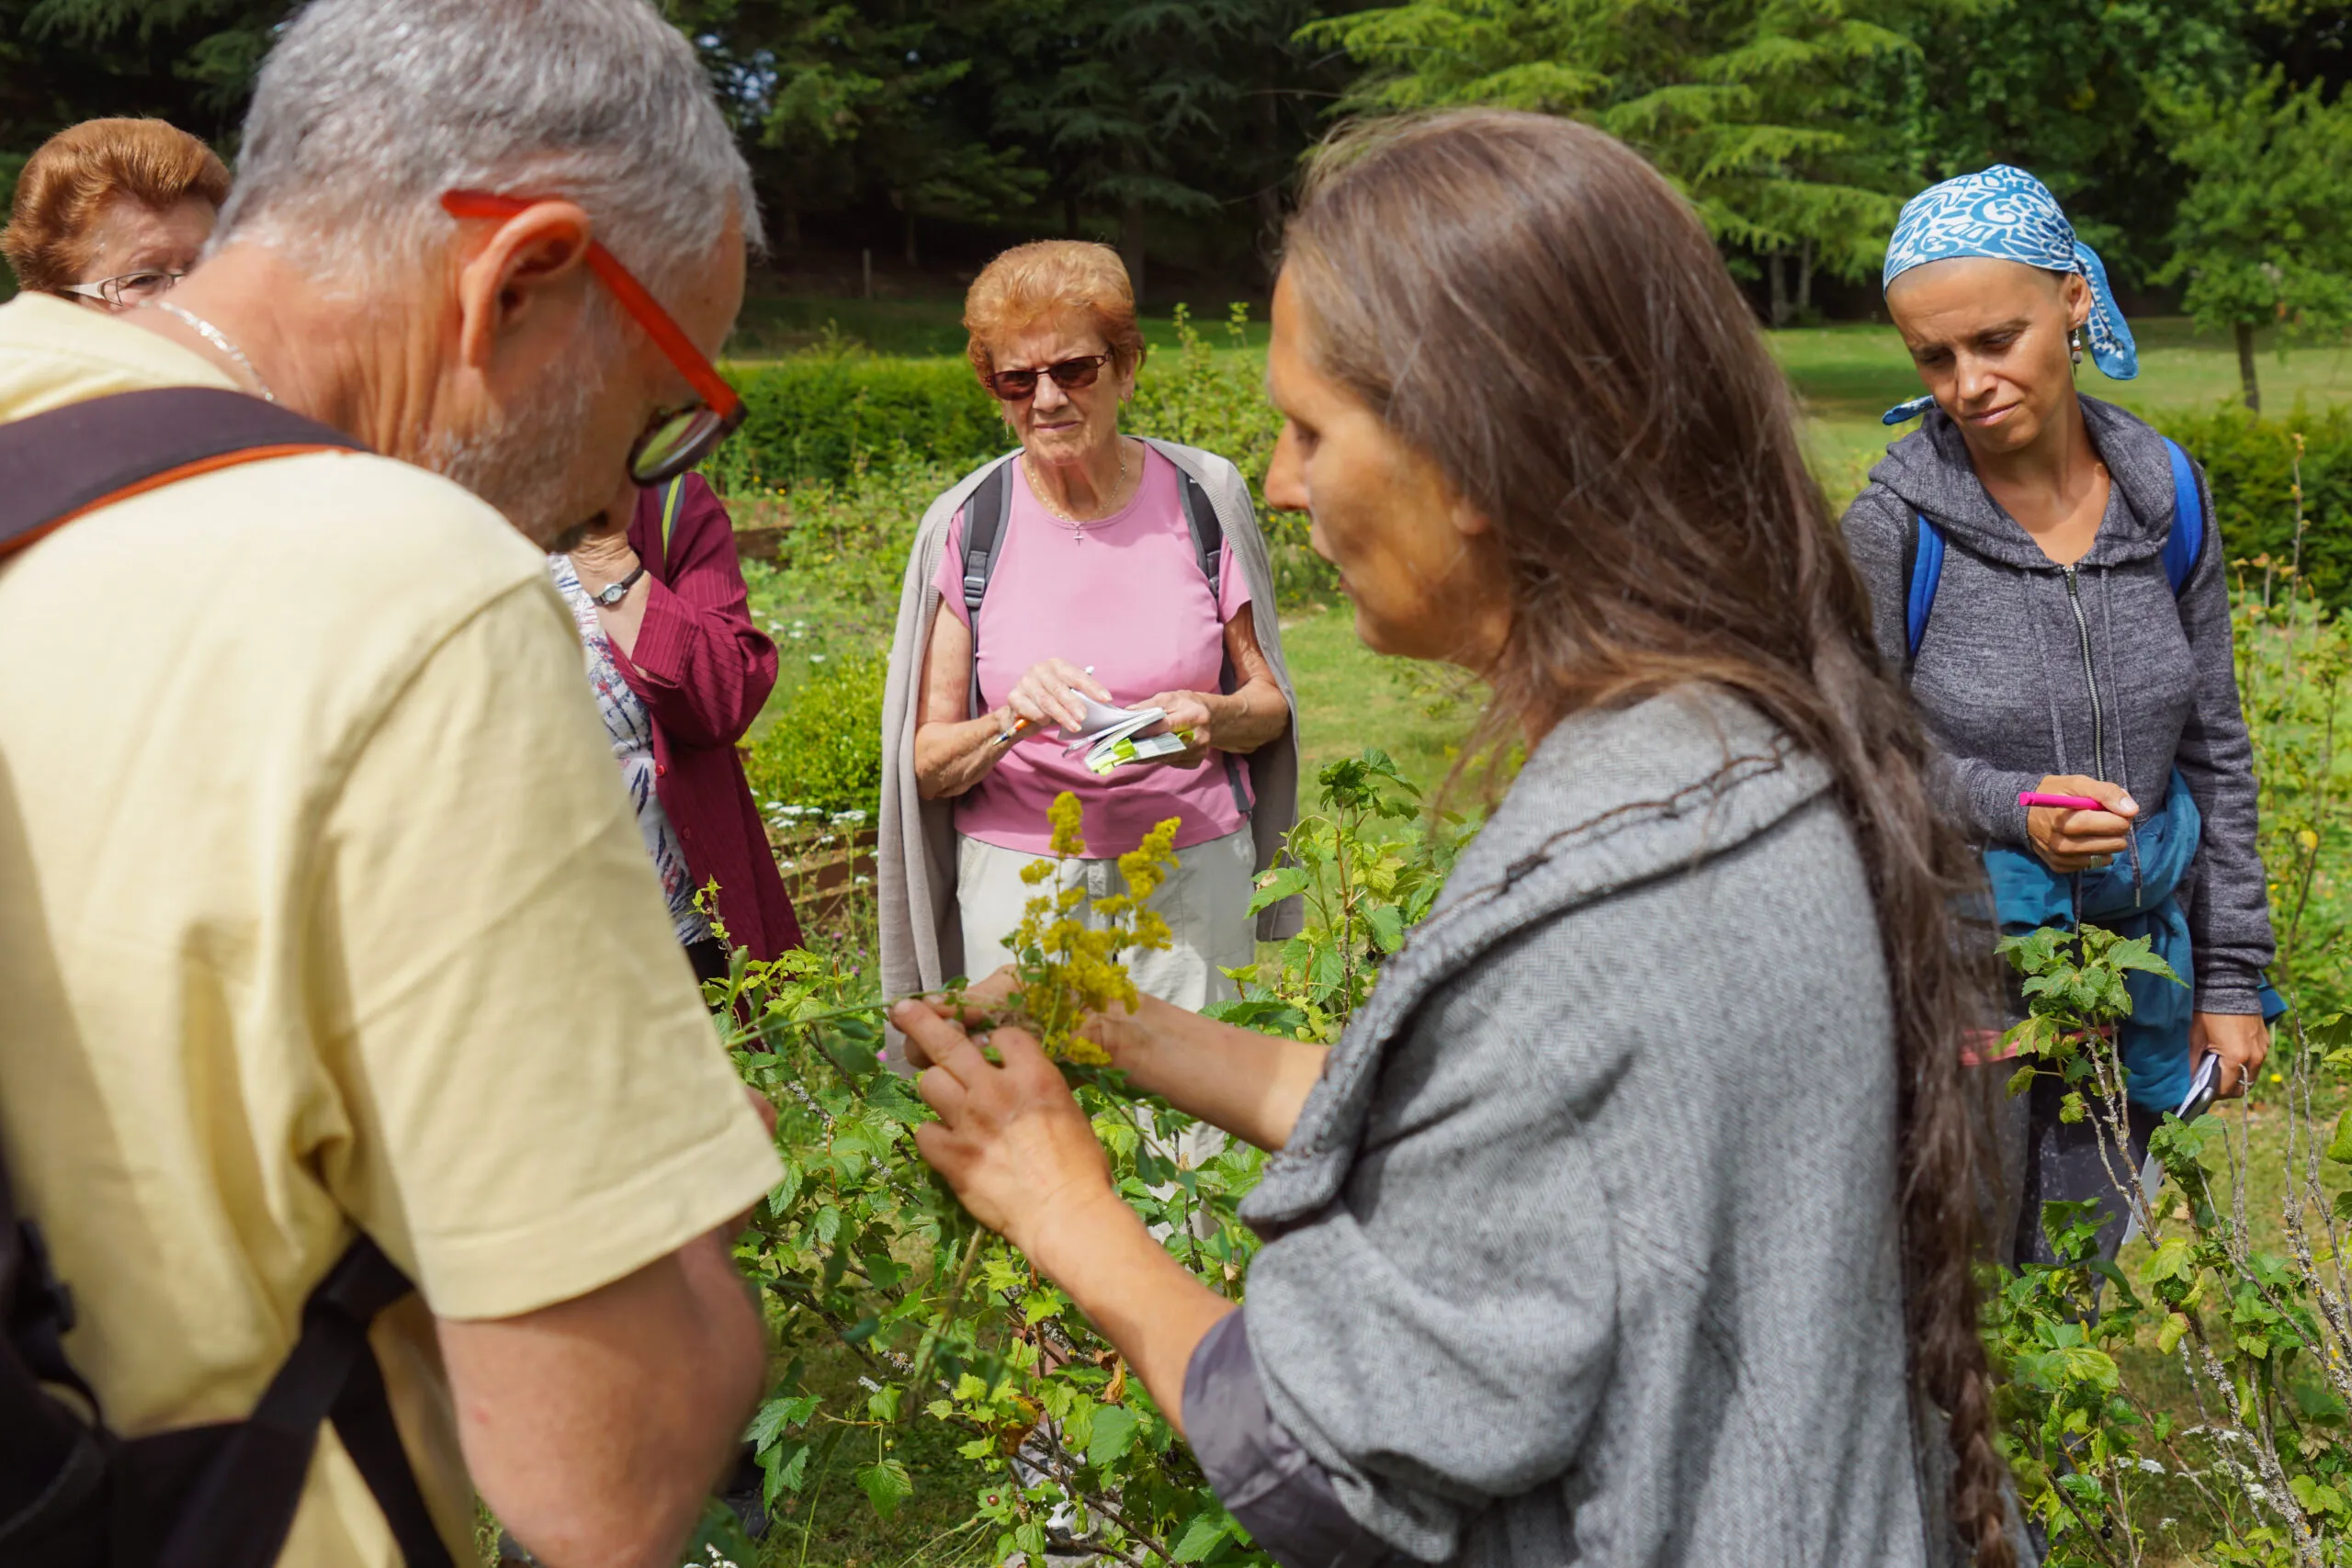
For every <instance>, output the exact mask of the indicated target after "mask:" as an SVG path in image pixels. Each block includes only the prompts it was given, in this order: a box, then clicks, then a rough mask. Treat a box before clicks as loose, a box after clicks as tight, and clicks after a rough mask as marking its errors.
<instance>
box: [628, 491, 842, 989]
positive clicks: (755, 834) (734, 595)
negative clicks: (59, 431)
mask: <svg viewBox="0 0 2352 1568" xmlns="http://www.w3.org/2000/svg"><path fill="white" fill-rule="evenodd" d="M669 488H670V487H669V486H668V485H655V486H653V487H652V488H651V489H649V490H645V491H639V494H638V498H637V514H636V515H635V516H634V517H632V518H630V519H629V525H628V542H629V547H630V548H632V549H634V550H636V551H637V558H638V559H639V560H641V561H643V562H644V563H645V575H646V576H647V577H648V578H649V579H650V580H651V581H650V582H649V584H648V585H647V595H648V596H647V599H646V604H645V622H644V625H643V626H641V627H639V631H638V634H637V648H636V650H635V651H634V652H631V653H628V654H623V653H622V652H621V650H620V648H619V646H618V645H617V644H616V645H615V647H614V649H613V656H614V661H615V662H616V664H618V665H619V666H620V671H621V675H622V678H623V679H625V680H626V681H628V683H629V689H630V690H632V691H634V692H635V693H636V694H638V696H639V697H640V698H641V699H643V701H644V703H645V707H646V711H647V712H648V713H649V714H650V715H651V716H652V719H653V791H654V794H655V795H659V796H660V797H661V801H662V810H663V811H665V812H667V813H669V817H670V823H671V826H673V827H674V828H675V829H677V830H678V841H679V844H680V845H681V846H682V847H683V848H684V851H685V855H686V866H687V869H688V870H689V871H691V872H692V873H693V874H694V878H695V886H702V885H703V884H704V883H706V882H708V881H710V880H712V879H713V878H716V879H717V880H718V914H719V918H720V919H722V920H724V921H725V922H726V923H727V934H728V937H729V940H730V941H731V942H733V944H734V945H735V946H737V947H741V948H746V949H749V950H750V952H751V954H752V957H753V958H758V959H769V958H774V957H775V955H776V954H778V953H782V952H784V951H786V949H787V948H795V947H798V946H799V945H800V922H799V920H798V919H797V918H796V917H795V916H794V915H793V912H792V900H791V898H790V897H788V896H786V893H785V891H784V879H783V878H782V877H781V876H779V875H777V874H776V869H775V855H774V854H773V853H772V852H770V851H769V849H768V838H767V833H766V830H765V829H763V827H762V825H761V821H760V812H759V807H758V805H757V803H756V802H754V801H753V800H752V787H751V785H750V784H746V783H745V782H744V780H743V764H742V761H741V759H740V758H738V757H737V756H736V754H735V743H736V742H737V741H738V740H741V739H742V738H743V735H744V732H745V731H746V730H749V729H750V728H752V719H754V718H756V717H757V716H759V712H760V705H761V704H763V703H764V702H766V701H767V700H768V694H769V693H770V692H772V691H774V690H775V643H773V642H770V641H769V640H768V639H767V638H766V637H764V636H763V635H762V634H761V632H760V629H759V628H758V627H757V626H753V625H752V611H751V596H750V594H749V592H747V591H746V590H745V588H744V586H743V569H742V566H741V564H740V563H739V562H738V561H737V559H736V557H735V528H734V525H733V524H731V523H730V522H729V520H728V516H727V509H726V508H725V507H724V506H722V505H720V504H719V501H718V497H717V496H716V495H713V494H712V493H711V490H710V486H709V485H707V484H706V483H704V482H703V479H702V476H701V475H699V474H688V475H687V476H686V477H685V479H684V491H683V492H682V493H681V494H680V496H679V498H678V511H677V516H676V517H675V519H674V520H673V522H672V524H671V527H670V537H669V542H668V547H667V548H666V550H665V549H664V547H663V543H662V501H663V499H664V497H665V496H666V495H667V493H668V491H669Z"/></svg>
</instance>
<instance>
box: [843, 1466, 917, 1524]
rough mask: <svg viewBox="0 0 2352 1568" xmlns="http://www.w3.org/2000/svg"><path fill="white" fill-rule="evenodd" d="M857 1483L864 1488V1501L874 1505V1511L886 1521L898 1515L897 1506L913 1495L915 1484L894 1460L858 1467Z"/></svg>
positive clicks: (904, 1467) (902, 1467) (905, 1468)
mask: <svg viewBox="0 0 2352 1568" xmlns="http://www.w3.org/2000/svg"><path fill="white" fill-rule="evenodd" d="M857 1483H858V1485H860V1486H861V1487H863V1488H865V1495H866V1500H867V1501H869V1502H871V1503H872V1504H873V1505H874V1511H875V1512H876V1513H877V1514H879V1515H881V1516H882V1517H884V1518H886V1519H887V1518H889V1517H892V1516H893V1515H895V1514H896V1513H898V1511H899V1504H901V1503H903V1502H905V1501H906V1500H907V1499H908V1498H910V1497H911V1496H913V1495H914V1493H915V1483H914V1482H913V1481H912V1480H911V1479H910V1477H909V1476H908V1474H907V1467H906V1466H905V1465H903V1464H900V1463H899V1461H897V1460H894V1459H886V1460H884V1461H881V1462H880V1463H878V1464H862V1465H860V1466H858V1467H857Z"/></svg>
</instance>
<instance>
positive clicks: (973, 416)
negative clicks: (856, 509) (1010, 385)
mask: <svg viewBox="0 0 2352 1568" xmlns="http://www.w3.org/2000/svg"><path fill="white" fill-rule="evenodd" d="M728 378H729V380H730V381H732V382H733V383H734V385H735V387H736V389H737V390H739V391H741V393H742V394H743V402H744V406H745V410H746V412H745V415H744V419H743V426H742V428H741V430H739V431H738V432H736V434H735V436H734V438H733V439H732V440H729V442H727V443H726V444H725V445H724V446H721V447H720V448H719V449H718V454H717V455H716V457H715V458H714V461H713V463H712V465H711V467H712V482H713V483H714V484H715V485H717V486H718V488H719V489H720V490H722V491H748V490H752V489H766V488H772V487H778V486H784V485H788V484H793V483H797V482H807V481H809V480H822V481H825V482H827V483H831V484H840V483H842V481H843V480H846V479H850V478H852V477H853V476H854V475H855V474H856V473H857V472H858V471H859V469H860V468H862V467H863V466H864V465H865V463H867V462H869V461H872V460H874V459H876V458H879V457H887V456H888V455H890V454H891V453H892V452H894V451H895V450H896V449H897V448H899V446H904V447H905V448H906V449H907V451H908V452H910V454H912V455H913V456H915V457H918V458H921V459H926V460H930V461H933V462H937V463H941V464H944V465H946V466H947V467H950V468H955V469H956V471H957V472H959V473H960V472H962V471H963V470H964V469H966V468H969V467H971V466H972V465H973V464H975V463H978V462H979V461H980V460H981V459H982V458H984V457H993V456H995V455H996V454H997V453H999V452H1002V451H1004V450H1006V449H1007V448H1008V447H1010V446H1012V438H1011V437H1010V435H1009V434H1007V433H1006V431H1005V428H1004V422H1003V421H1002V420H1001V418H999V417H998V415H997V412H996V400H994V399H993V398H990V397H989V395H988V393H987V392H985V391H983V390H982V389H981V388H980V384H979V382H978V380H977V379H975V378H974V377H973V375H972V367H970V366H968V365H967V364H965V363H964V361H962V360H961V359H888V358H882V357H879V356H876V355H850V354H827V355H817V354H810V355H796V356H795V357H793V358H790V359H782V360H777V361H775V363H773V364H769V365H760V366H752V367H729V371H728Z"/></svg>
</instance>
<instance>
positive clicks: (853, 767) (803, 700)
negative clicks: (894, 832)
mask: <svg viewBox="0 0 2352 1568" xmlns="http://www.w3.org/2000/svg"><path fill="white" fill-rule="evenodd" d="M887 674H888V663H887V661H886V660H884V659H883V658H882V656H881V655H880V654H878V653H871V654H866V655H865V656H863V657H854V658H843V659H835V660H829V661H828V667H827V668H826V669H824V670H823V671H822V672H812V673H811V674H810V675H809V677H808V679H806V680H804V681H802V682H800V683H799V684H798V685H797V686H795V687H794V688H793V689H792V690H791V691H790V692H789V693H788V694H783V695H781V696H780V697H778V698H777V699H776V700H775V703H772V704H771V706H772V707H775V706H776V704H779V703H780V704H781V706H780V707H777V708H776V713H775V721H774V722H773V723H771V724H770V725H769V726H768V728H766V730H765V731H764V732H763V733H762V734H761V736H760V738H759V739H758V740H756V741H754V742H753V743H752V750H751V752H750V754H749V755H748V756H746V757H745V758H744V759H743V773H744V777H745V780H746V782H748V783H749V784H751V786H752V797H753V798H754V799H755V800H757V801H758V802H759V804H760V810H761V812H762V814H763V815H765V814H767V813H768V812H769V811H770V810H771V809H772V808H773V807H777V806H791V807H800V808H801V809H803V810H816V811H821V812H824V813H825V814H827V815H829V816H830V815H831V814H832V813H834V812H839V811H851V810H857V811H864V812H867V813H869V814H872V813H877V812H879V811H880V809H881V790H882V682H883V681H884V679H885V677H886V676H887ZM876 819H877V818H876V817H875V816H873V815H869V816H868V818H867V820H868V821H874V820H876Z"/></svg>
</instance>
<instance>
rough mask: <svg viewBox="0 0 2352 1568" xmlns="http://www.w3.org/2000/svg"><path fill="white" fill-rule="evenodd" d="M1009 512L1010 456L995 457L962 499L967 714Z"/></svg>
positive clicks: (975, 694) (975, 693)
mask: <svg viewBox="0 0 2352 1568" xmlns="http://www.w3.org/2000/svg"><path fill="white" fill-rule="evenodd" d="M1010 516H1012V458H1011V457H1002V458H999V459H998V461H997V463H996V466H995V467H994V468H990V469H989V471H988V473H987V475H986V476H985V477H983V478H982V479H981V480H980V483H979V488H978V489H977V490H975V491H972V493H971V494H970V496H968V497H967V498H966V500H965V502H964V559H963V563H962V565H963V572H962V575H963V579H964V624H965V626H967V627H969V628H970V629H971V633H972V697H971V716H973V717H974V718H978V717H979V716H980V715H981V713H982V712H983V711H984V710H983V709H982V708H981V706H980V601H981V600H983V599H985V598H987V597H988V593H989V577H991V576H992V575H994V574H995V571H996V563H997V558H998V557H999V556H1000V555H1001V554H1002V553H1003V547H1004V525H1005V520H1006V519H1007V518H1009V517H1010Z"/></svg>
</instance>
